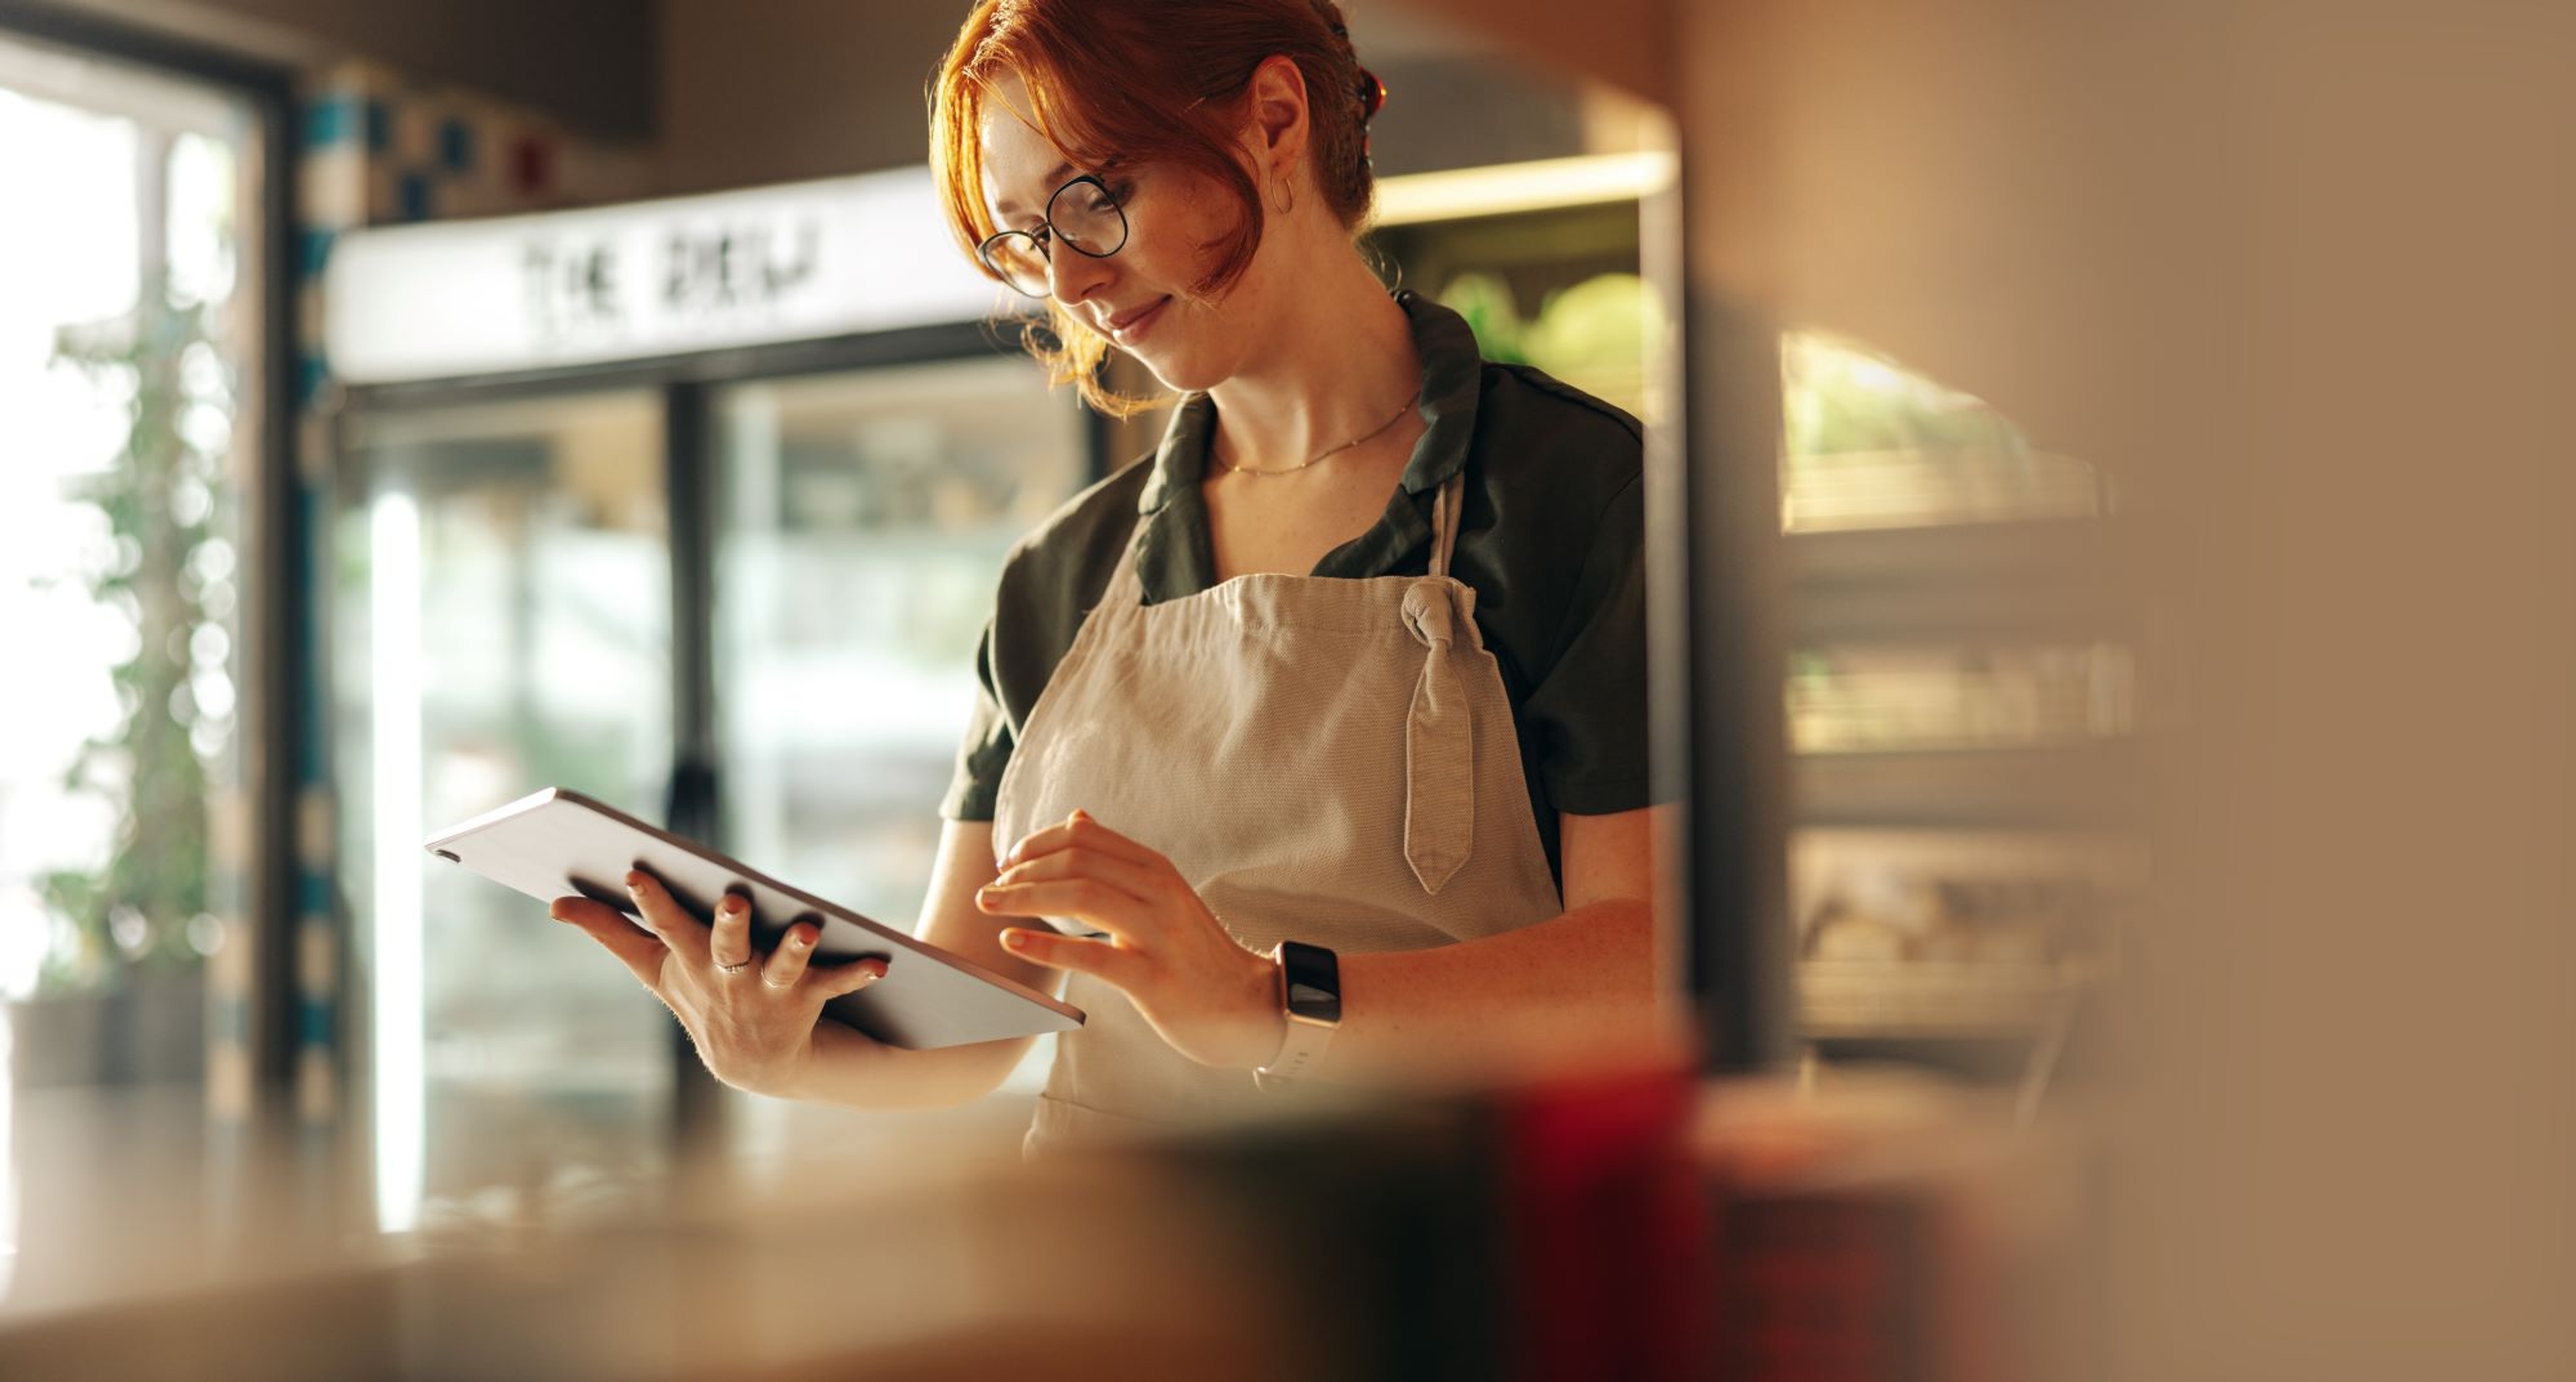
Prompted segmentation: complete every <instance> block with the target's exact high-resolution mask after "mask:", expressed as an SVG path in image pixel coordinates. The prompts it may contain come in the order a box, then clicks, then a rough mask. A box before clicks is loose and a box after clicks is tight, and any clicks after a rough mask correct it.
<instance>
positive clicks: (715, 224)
mask: <svg viewBox="0 0 2576 1382" xmlns="http://www.w3.org/2000/svg"><path fill="white" fill-rule="evenodd" d="M322 291H323V322H324V341H325V346H326V349H327V350H328V352H329V364H330V368H331V372H332V374H333V375H334V376H335V377H337V378H339V379H340V380H342V381H343V382H346V383H351V384H376V383H393V382H397V381H403V380H418V379H442V378H459V377H465V376H472V375H486V374H505V373H513V372H518V371H523V370H531V369H544V368H550V367H556V366H565V365H582V364H599V363H604V362H610V361H618V360H638V359H646V358H650V357H654V356H663V355H680V354H687V353H691V352H695V351H702V350H715V349H724V348H730V347H740V346H751V345H766V344H770V343H774V342H782V341H796V340H811V339H815V338H818V337H825V336H838V335H846V334H850V333H855V332H866V331H884V330H891V329H894V328H898V327H906V326H923V325H929V324H933V323H939V322H957V321H973V320H977V319H980V318H982V317H985V316H989V315H991V314H993V313H995V312H997V311H1002V310H1007V309H1009V308H1010V307H1011V306H1012V305H1014V302H1015V300H1014V299H1013V298H1012V297H1011V296H1010V295H1009V294H1008V293H1007V292H1005V291H1004V290H1001V289H999V288H997V287H996V286H995V285H994V284H993V282H992V280H990V279H987V278H985V277H984V276H983V275H981V274H979V273H977V272H975V270H974V269H973V268H971V267H969V266H968V264H967V263H966V261H965V259H964V257H963V256H962V255H961V254H960V253H959V252H958V250H957V246H956V243H955V242H954V241H953V240H951V239H950V238H949V235H948V231H947V227H946V223H945V222H944V221H943V220H942V219H941V216H940V212H939V206H938V201H937V198H936V194H935V192H934V190H933V187H932V184H931V180H930V172H929V170H928V169H926V168H912V169H903V170H899V171H896V172H891V173H875V174H869V175H867V176H863V177H852V178H836V179H832V180H830V181H824V182H808V183H796V184H792V185H789V186H783V187H766V188H759V189H755V190H752V191H746V192H729V193H723V194H720V195H716V196H707V197H689V198H679V199H674V200H669V201H655V202H639V203H635V204H632V205H626V206H613V207H600V208H597V209H593V210H585V211H563V212H553V213H548V214H545V215H537V216H510V217H500V218H495V219H491V220H480V221H456V222H449V223H443V224H433V225H420V226H397V227H389V228H385V229H379V230H364V231H357V232H353V233H351V234H349V235H347V236H344V237H342V238H341V240H340V241H339V243H338V244H337V245H336V246H334V248H333V249H332V251H331V258H330V263H329V266H328V268H327V269H326V270H325V273H324V277H323V285H322Z"/></svg>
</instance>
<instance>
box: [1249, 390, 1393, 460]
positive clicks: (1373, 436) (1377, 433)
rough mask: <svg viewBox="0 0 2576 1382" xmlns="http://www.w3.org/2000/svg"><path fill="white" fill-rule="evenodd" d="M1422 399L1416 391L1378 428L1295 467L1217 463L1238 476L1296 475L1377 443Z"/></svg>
mask: <svg viewBox="0 0 2576 1382" xmlns="http://www.w3.org/2000/svg"><path fill="white" fill-rule="evenodd" d="M1421 398H1422V390H1420V389H1415V390H1414V391H1413V393H1412V395H1411V396H1410V397H1408V398H1406V399H1405V400H1404V406H1403V407H1401V408H1398V409H1396V410H1395V412H1394V414H1393V415H1392V416H1390V417H1388V418H1387V420H1386V421H1384V422H1381V423H1379V424H1378V425H1377V426H1375V427H1372V428H1370V429H1368V430H1367V431H1366V432H1363V433H1361V434H1360V435H1358V436H1356V437H1353V438H1351V439H1350V440H1349V441H1346V442H1343V443H1342V444H1341V445H1339V446H1336V447H1333V448H1331V449H1329V450H1324V451H1318V452H1316V453H1315V454H1314V455H1312V456H1309V457H1307V458H1306V459H1304V460H1302V461H1299V462H1298V463H1297V464H1295V465H1291V466H1282V467H1280V468H1279V469H1277V470H1246V469H1244V468H1243V467H1242V466H1239V465H1236V464H1235V463H1234V462H1232V461H1229V460H1227V459H1226V458H1225V457H1223V456H1218V457H1217V458H1216V463H1217V464H1218V465H1221V466H1224V467H1225V468H1226V469H1228V470H1231V471H1233V472H1234V473H1235V474H1237V475H1290V474H1294V473H1295V472H1297V471H1300V470H1304V469H1305V468H1306V467H1308V466H1310V465H1313V464H1314V463H1315V462H1317V461H1320V460H1322V459H1324V458H1325V457H1327V456H1338V455H1340V454H1342V453H1343V452H1345V451H1348V450H1350V449H1351V448H1352V447H1354V446H1358V445H1360V444H1361V443H1363V442H1371V441H1375V440H1377V439H1378V438H1379V437H1382V436H1384V435H1386V429H1388V428H1390V427H1393V426H1394V425H1395V424H1397V423H1398V422H1401V421H1403V420H1404V415H1405V414H1406V413H1409V412H1411V411H1413V405H1414V404H1415V403H1417V402H1419V401H1420V400H1421ZM1208 451H1209V452H1210V454H1214V453H1215V451H1216V448H1215V447H1214V446H1210V447H1209V448H1208Z"/></svg>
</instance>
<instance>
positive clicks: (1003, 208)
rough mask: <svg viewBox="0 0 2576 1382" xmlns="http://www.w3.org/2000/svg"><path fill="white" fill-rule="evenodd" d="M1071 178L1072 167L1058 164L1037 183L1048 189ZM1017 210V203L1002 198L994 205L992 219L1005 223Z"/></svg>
mask: <svg viewBox="0 0 2576 1382" xmlns="http://www.w3.org/2000/svg"><path fill="white" fill-rule="evenodd" d="M1071 176H1073V165H1072V164H1071V163H1059V164H1057V165H1055V171H1054V172H1051V173H1049V174H1047V175H1046V176H1045V177H1043V178H1041V179H1039V181H1041V182H1043V183H1045V184H1047V185H1048V186H1050V187H1061V186H1063V185H1064V180H1065V179H1066V178H1069V177H1071ZM1019 209H1020V204H1019V203H1018V202H1015V201H1012V200H1011V199H1010V198H1008V197H1004V198H1003V199H1002V200H1000V201H999V202H996V203H994V205H993V219H994V220H997V221H1007V220H1009V219H1011V213H1012V212H1014V211H1017V210H1019Z"/></svg>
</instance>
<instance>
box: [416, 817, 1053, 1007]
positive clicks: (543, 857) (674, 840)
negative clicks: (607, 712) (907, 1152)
mask: <svg viewBox="0 0 2576 1382" xmlns="http://www.w3.org/2000/svg"><path fill="white" fill-rule="evenodd" d="M428 847H429V852H430V853H432V854H435V855H437V856H438V857H439V858H441V859H445V860H448V861H450V862H452V863H458V864H462V865H464V866H465V867H467V868H469V869H472V870H473V871H475V872H476V873H479V874H481V875H483V876H484V877H486V878H489V879H491V880H492V881H494V882H496V883H501V884H505V885H507V886H509V887H512V888H515V889H517V890H518V891H520V892H523V893H526V894H527V895H528V896H530V897H533V898H535V899H537V900H538V901H540V902H552V901H554V900H555V899H556V898H558V897H569V896H571V895H573V894H575V893H580V894H582V895H584V896H587V897H593V898H597V899H598V900H599V901H601V902H604V903H607V904H608V905H609V906H611V907H614V908H616V909H617V910H619V911H621V912H624V913H626V914H627V915H628V916H637V915H638V914H637V911H636V907H635V902H634V899H632V898H630V897H628V896H627V895H626V883H625V878H626V872H627V870H629V869H640V870H642V871H644V872H645V873H649V874H651V875H653V876H654V877H655V878H658V879H660V880H662V884H663V886H664V887H666V888H669V889H670V890H671V896H672V898H673V899H675V900H676V901H678V902H679V903H680V905H681V906H683V907H686V908H688V909H689V910H690V911H692V912H695V913H696V914H697V915H698V916H699V918H700V919H702V920H703V919H705V918H708V917H712V916H713V915H715V904H716V902H717V900H718V899H720V898H722V897H723V896H724V895H725V894H726V893H727V892H738V893H741V894H743V895H744V896H745V897H748V898H750V899H751V940H752V948H753V950H754V952H755V953H765V952H767V951H768V950H770V949H771V948H772V947H774V946H775V945H777V943H778V938H779V936H780V935H782V934H784V933H785V932H786V930H787V928H788V927H789V926H790V925H792V924H794V923H796V922H799V921H806V922H812V923H814V924H815V925H817V926H819V927H821V928H822V939H821V940H820V941H818V942H817V943H816V945H815V947H814V959H815V962H816V963H831V962H837V961H842V960H855V959H862V958H865V957H867V956H872V955H873V956H882V957H884V958H885V959H886V960H887V961H888V962H889V963H888V964H887V966H886V975H885V977H884V978H882V979H879V980H877V981H876V982H875V983H873V984H870V985H868V986H867V987H866V988H863V989H861V990H859V991H858V992H856V993H851V994H844V995H842V996H841V997H839V998H835V999H833V1000H832V1001H831V1002H829V1003H827V1004H825V1005H824V1007H823V1012H824V1015H825V1016H828V1017H832V1018H836V1019H838V1020H840V1021H842V1022H845V1023H848V1024H849V1025H850V1026H853V1027H856V1028H858V1029H859V1030H860V1031H862V1032H865V1033H867V1034H868V1035H869V1036H871V1037H874V1038H876V1039H877V1040H879V1041H882V1042H884V1043H886V1044H887V1045H889V1046H902V1047H909V1048H912V1049H915V1050H920V1049H925V1048H928V1047H933V1046H958V1045H963V1044H965V1043H967V1042H975V1041H995V1040H999V1039H1001V1038H1004V1037H1023V1036H1036V1035H1038V1034H1040V1033H1044V1032H1064V1031H1071V1030H1072V1029H1074V1028H1076V1027H1079V1026H1081V1025H1082V1010H1081V1009H1080V1008H1077V1007H1074V1006H1073V1005H1071V1004H1069V1003H1063V1002H1059V1001H1057V1000H1056V999H1053V998H1050V997H1048V996H1047V995H1045V994H1043V993H1040V992H1038V991H1037V990H1036V989H1033V988H1030V987H1028V986H1027V985H1025V984H1017V983H1013V982H1012V981H1011V980H1009V979H1006V978H1003V977H1002V976H1001V975H999V974H996V973H994V972H993V971H991V970H989V969H986V968H984V967H983V966H981V965H979V964H976V963H975V962H973V961H972V960H968V959H965V958H963V957H961V956H957V955H953V954H950V953H949V952H947V951H945V950H942V949H940V948H939V947H937V946H935V945H930V944H926V943H924V942H922V941H918V940H915V939H913V938H912V937H911V936H909V935H906V934H904V933H903V932H901V931H898V930H895V929H894V928H892V927H890V926H883V925H880V924H878V923H876V922H873V921H870V920H868V919H867V918H866V917H863V916H860V915H859V914H858V913H856V912H853V911H851V910H850V909H848V908H846V907H837V906H834V905H833V904H831V903H829V902H825V901H824V900H823V899H821V898H819V897H815V896H813V895H812V894H810V893H804V892H799V891H798V890H796V889H794V888H791V887H789V886H787V885H786V884H784V883H781V882H778V881H777V880H776V879H773V878H769V877H767V876H765V875H763V874H760V873H756V872H754V871H752V870H751V869H748V868H745V867H743V866H742V865H741V864H739V863H736V862H735V861H734V860H731V859H728V858H726V857H725V856H723V855H721V854H718V853H716V852H715V851H714V850H711V849H708V848H706V847H705V846H703V845H698V844H693V843H691V842H689V841H687V840H684V839H681V838H680V837H679V836H677V835H673V834H670V833H668V832H666V831H661V830H656V829H654V828H653V827H652V826H649V825H646V824H645V823H644V822H642V821H639V820H637V819H635V818H634V817H633V816H629V815H627V814H625V813H624V812H621V811H617V810H613V809H611V808H609V807H606V806H602V805H600V804H599V803H598V802H595V801H593V800H591V799H590V798H588V797H586V796H583V795H582V794H580V793H579V792H574V791H569V790H566V789H565V788H562V787H549V788H547V789H546V790H544V791H542V792H539V793H537V794H535V795H534V796H529V797H522V798H521V799H519V800H517V801H514V802H511V803H510V804H509V805H507V806H504V807H502V808H500V809H499V810H497V811H489V812H486V813H484V814H483V815H480V816H476V817H475V818H474V819H472V820H470V821H467V822H465V823H464V824H462V825H458V826H455V827H452V828H450V829H448V830H445V831H442V832H440V833H439V834H437V835H435V836H432V837H431V838H430V840H429V846H428Z"/></svg>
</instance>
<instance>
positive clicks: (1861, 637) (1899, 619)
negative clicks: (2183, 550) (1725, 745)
mask: <svg viewBox="0 0 2576 1382" xmlns="http://www.w3.org/2000/svg"><path fill="white" fill-rule="evenodd" d="M2132 540H2133V538H2132V534H2131V530H2130V529H2129V527H2128V526H2127V525H2125V524H2122V523H2118V522H2113V521H2106V520H2101V519H2048V520H2039V521H2030V522H2009V523H1974V524H1965V525H1958V526H1949V527H1937V528H1880V529H1863V530H1854V531H1849V532H1815V533H1791V534H1788V535H1787V536H1786V537H1785V538H1784V539H1783V543H1782V546H1783V556H1784V560H1785V562H1786V564H1787V568H1788V573H1789V583H1790V593H1791V606H1790V607H1791V610H1792V615H1791V632H1792V637H1793V638H1794V639H1795V640H1796V641H1797V642H1798V643H1799V644H1801V645H1812V644H1818V643H1851V642H1904V643H1922V642H1927V641H1934V640H1941V641H1951V642H1957V641H1967V640H1972V639H1977V638H1994V637H2007V638H2012V639H2015V640H2025V641H2041V640H2047V639H2051V638H2068V637H2082V638H2086V639H2092V638H2121V637H2130V636H2134V635H2135V633H2136V631H2137V627H2138V610H2139V608H2140V604H2141V602H2140V600H2139V598H2138V593H2137V592H2136V590H2135V589H2134V588H2133V586H2132V584H2131V581H2130V579H2129V577H2128V575H2127V573H2128V572H2129V571H2130V570H2132V569H2134V564H2133V563H2131V562H2130V561H2128V560H2127V559H2126V553H2127V549H2128V547H2129V545H2130V543H2131V541H2132Z"/></svg>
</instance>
